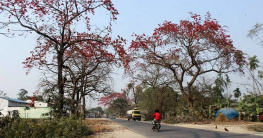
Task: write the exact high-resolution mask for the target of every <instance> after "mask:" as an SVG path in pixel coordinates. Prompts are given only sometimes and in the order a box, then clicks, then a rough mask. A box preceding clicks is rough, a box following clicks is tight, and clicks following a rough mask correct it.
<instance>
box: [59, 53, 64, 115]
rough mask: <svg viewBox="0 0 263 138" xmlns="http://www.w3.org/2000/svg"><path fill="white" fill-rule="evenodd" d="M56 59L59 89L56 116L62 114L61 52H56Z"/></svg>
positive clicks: (62, 81)
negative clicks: (57, 113)
mask: <svg viewBox="0 0 263 138" xmlns="http://www.w3.org/2000/svg"><path fill="white" fill-rule="evenodd" d="M57 60H58V91H59V99H58V112H59V115H58V117H61V116H62V113H63V103H64V80H63V52H62V51H60V52H58V56H57Z"/></svg>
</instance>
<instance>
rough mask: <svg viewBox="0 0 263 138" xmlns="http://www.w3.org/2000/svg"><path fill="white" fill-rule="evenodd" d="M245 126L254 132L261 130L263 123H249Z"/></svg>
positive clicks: (262, 129) (262, 130)
mask: <svg viewBox="0 0 263 138" xmlns="http://www.w3.org/2000/svg"><path fill="white" fill-rule="evenodd" d="M247 128H248V130H252V131H256V132H263V124H255V125H250V126H248V127H247Z"/></svg>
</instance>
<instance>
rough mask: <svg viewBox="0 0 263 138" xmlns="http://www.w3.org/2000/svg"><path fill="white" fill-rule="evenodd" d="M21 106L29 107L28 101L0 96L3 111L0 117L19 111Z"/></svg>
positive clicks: (0, 109)
mask: <svg viewBox="0 0 263 138" xmlns="http://www.w3.org/2000/svg"><path fill="white" fill-rule="evenodd" d="M20 107H28V102H25V101H22V100H18V99H13V98H8V97H0V112H1V113H2V115H0V117H3V116H7V115H8V114H9V113H10V115H12V112H13V111H18V110H19V108H20Z"/></svg>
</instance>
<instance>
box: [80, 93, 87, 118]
mask: <svg viewBox="0 0 263 138" xmlns="http://www.w3.org/2000/svg"><path fill="white" fill-rule="evenodd" d="M85 108H86V102H85V95H83V96H82V111H81V114H82V118H83V119H85Z"/></svg>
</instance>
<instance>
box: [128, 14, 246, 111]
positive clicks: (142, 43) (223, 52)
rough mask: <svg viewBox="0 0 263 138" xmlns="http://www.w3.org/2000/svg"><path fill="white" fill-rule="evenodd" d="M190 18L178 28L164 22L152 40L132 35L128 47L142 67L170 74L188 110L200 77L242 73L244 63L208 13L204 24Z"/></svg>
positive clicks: (241, 55)
mask: <svg viewBox="0 0 263 138" xmlns="http://www.w3.org/2000/svg"><path fill="white" fill-rule="evenodd" d="M191 18H192V21H189V20H181V21H180V23H179V24H176V23H172V22H169V21H165V22H164V23H163V24H160V25H159V27H158V28H156V29H155V30H154V33H153V34H152V35H151V36H146V35H144V34H143V35H135V40H133V41H132V42H131V45H130V47H129V50H131V53H132V54H133V56H134V58H135V59H136V58H137V59H143V60H138V62H140V63H141V64H144V63H148V64H154V65H158V66H162V67H164V68H165V69H168V70H169V71H170V72H171V75H172V76H173V78H174V80H175V82H176V83H178V84H179V89H180V91H181V93H182V95H183V97H184V98H185V100H187V101H188V103H189V108H190V109H191V108H192V107H193V106H194V101H195V93H194V91H193V85H194V83H195V81H196V79H197V78H198V77H199V76H200V75H203V74H206V73H210V72H216V73H227V72H231V71H242V70H241V69H242V65H243V64H244V63H245V58H244V56H243V52H242V51H240V50H236V48H235V47H234V46H233V43H232V40H231V39H230V36H229V35H227V34H226V30H225V29H224V27H222V26H221V25H219V23H218V21H217V20H216V19H212V18H211V17H210V14H209V13H207V15H206V18H205V20H202V19H201V16H200V15H197V14H192V13H191ZM141 61H143V62H141ZM141 64H137V65H141Z"/></svg>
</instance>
